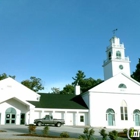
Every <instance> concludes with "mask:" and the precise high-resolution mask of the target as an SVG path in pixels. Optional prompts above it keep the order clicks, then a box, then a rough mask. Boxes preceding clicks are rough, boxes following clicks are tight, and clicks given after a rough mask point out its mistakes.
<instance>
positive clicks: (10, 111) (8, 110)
mask: <svg viewBox="0 0 140 140" xmlns="http://www.w3.org/2000/svg"><path fill="white" fill-rule="evenodd" d="M6 113H13V114H14V113H16V110H15V109H14V108H12V107H10V108H8V109H6Z"/></svg>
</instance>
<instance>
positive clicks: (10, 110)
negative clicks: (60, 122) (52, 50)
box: [0, 36, 140, 128]
mask: <svg viewBox="0 0 140 140" xmlns="http://www.w3.org/2000/svg"><path fill="white" fill-rule="evenodd" d="M106 57H107V58H106V60H105V61H104V62H103V69H104V82H103V83H101V84H99V85H97V86H96V87H93V88H91V89H90V90H88V91H87V92H85V93H82V94H80V87H79V86H76V87H75V89H76V90H75V94H71V95H61V94H60V95H59V94H45V93H36V92H34V91H32V90H30V89H28V88H27V87H25V86H23V85H22V84H20V83H18V82H17V81H15V80H14V79H12V78H6V79H4V80H1V81H0V94H1V97H0V124H1V125H6V124H13V125H21V124H31V123H33V122H34V119H37V118H43V117H44V116H45V115H47V114H50V115H52V116H53V118H57V119H65V125H76V126H81V125H82V126H85V125H89V126H92V127H106V128H130V127H134V128H140V83H139V82H137V81H135V80H134V79H132V78H131V77H130V61H129V57H126V56H125V48H124V44H121V43H120V39H119V38H117V37H116V36H114V37H112V38H111V39H110V45H109V46H108V47H107V48H106Z"/></svg>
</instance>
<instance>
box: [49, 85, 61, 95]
mask: <svg viewBox="0 0 140 140" xmlns="http://www.w3.org/2000/svg"><path fill="white" fill-rule="evenodd" d="M51 90H52V93H53V94H59V93H60V89H59V88H56V87H53V88H51Z"/></svg>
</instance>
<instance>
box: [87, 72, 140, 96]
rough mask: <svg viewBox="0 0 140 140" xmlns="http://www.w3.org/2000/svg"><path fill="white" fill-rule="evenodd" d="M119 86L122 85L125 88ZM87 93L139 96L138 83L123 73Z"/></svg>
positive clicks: (139, 86) (139, 88) (139, 84)
mask: <svg viewBox="0 0 140 140" xmlns="http://www.w3.org/2000/svg"><path fill="white" fill-rule="evenodd" d="M120 85H124V87H125V88H124V87H121V86H120ZM89 92H93V93H120V94H122V93H124V94H140V83H139V82H137V81H136V80H134V79H133V78H131V77H130V76H128V75H126V74H124V73H118V74H116V75H115V76H113V77H111V78H109V79H107V80H105V81H104V82H103V83H101V84H99V85H97V86H95V87H93V88H91V89H90V90H88V93H89ZM85 94H86V93H85Z"/></svg>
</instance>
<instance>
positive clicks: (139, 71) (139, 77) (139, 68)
mask: <svg viewBox="0 0 140 140" xmlns="http://www.w3.org/2000/svg"><path fill="white" fill-rule="evenodd" d="M131 77H132V78H133V79H135V80H136V81H138V82H140V58H139V61H138V64H137V65H136V70H135V72H133V73H132V75H131Z"/></svg>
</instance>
